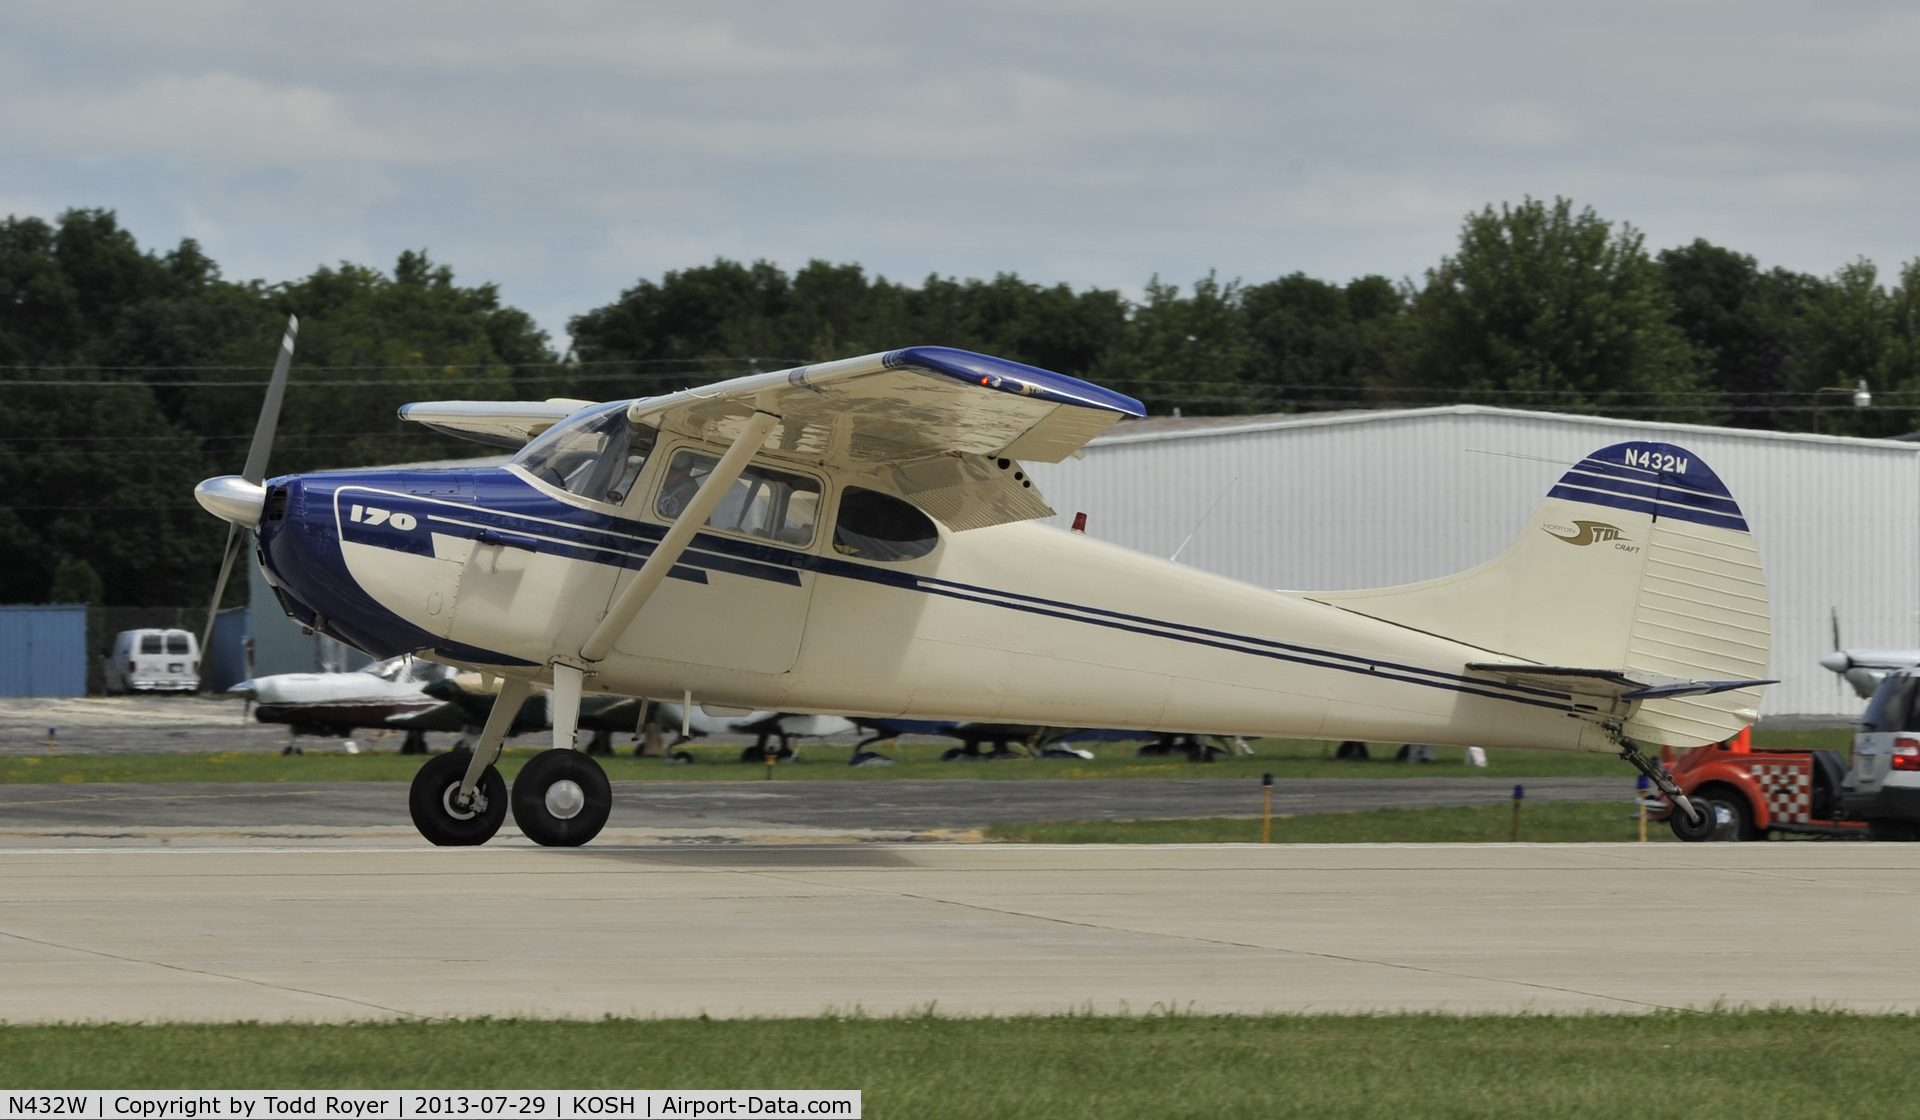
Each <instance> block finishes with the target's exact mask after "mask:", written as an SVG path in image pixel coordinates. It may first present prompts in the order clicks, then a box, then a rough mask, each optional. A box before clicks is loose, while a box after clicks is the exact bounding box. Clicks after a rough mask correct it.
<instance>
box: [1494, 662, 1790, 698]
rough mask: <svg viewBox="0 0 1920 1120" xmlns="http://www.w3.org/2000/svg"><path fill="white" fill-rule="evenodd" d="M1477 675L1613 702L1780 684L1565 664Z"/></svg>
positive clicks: (1513, 666) (1509, 667)
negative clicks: (1716, 679)
mask: <svg viewBox="0 0 1920 1120" xmlns="http://www.w3.org/2000/svg"><path fill="white" fill-rule="evenodd" d="M1467 669H1468V670H1469V671H1471V672H1475V673H1490V674H1492V675H1494V676H1498V677H1501V678H1502V679H1504V680H1505V681H1506V683H1507V684H1508V685H1511V686H1515V687H1520V688H1537V689H1542V690H1545V691H1558V692H1574V693H1578V694H1580V695H1582V696H1600V697H1605V698H1607V699H1610V700H1658V699H1663V698H1671V697H1676V696H1707V695H1711V694H1712V693H1715V692H1733V691H1735V690H1736V689H1742V688H1752V687H1754V686H1756V685H1763V684H1779V683H1780V682H1779V681H1693V680H1686V679H1684V678H1682V677H1668V676H1662V675H1661V674H1659V673H1644V672H1637V671H1624V672H1623V671H1621V670H1619V669H1575V668H1569V667H1566V666H1563V665H1530V664H1524V663H1514V662H1503V661H1482V662H1474V663H1470V664H1468V665H1467Z"/></svg>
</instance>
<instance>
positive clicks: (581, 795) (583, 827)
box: [513, 748, 613, 848]
mask: <svg viewBox="0 0 1920 1120" xmlns="http://www.w3.org/2000/svg"><path fill="white" fill-rule="evenodd" d="M612 811H613V783H612V782H609V781H607V772H606V771H605V770H602V769H601V768H600V764H599V763H598V762H595V761H594V760H593V759H591V758H589V757H587V756H586V755H584V754H581V753H580V752H579V751H570V750H566V749H564V748H563V749H560V750H551V751H541V752H540V753H539V754H537V755H534V756H533V760H532V761H530V762H528V763H527V764H526V765H525V766H522V767H521V768H520V773H519V774H518V775H517V776H516V777H515V778H514V779H513V823H514V824H517V825H519V826H520V831H521V832H524V833H526V834H527V839H529V840H531V841H533V842H534V843H536V844H545V845H546V846H548V847H550V848H572V847H577V846H579V845H581V844H584V843H586V842H587V841H589V840H591V839H593V838H594V837H595V836H598V835H599V834H600V830H601V829H602V828H604V827H606V823H607V814H608V813H611V812H612Z"/></svg>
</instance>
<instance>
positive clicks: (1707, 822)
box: [1667, 797, 1720, 844]
mask: <svg viewBox="0 0 1920 1120" xmlns="http://www.w3.org/2000/svg"><path fill="white" fill-rule="evenodd" d="M1687 800H1689V801H1691V802H1692V803H1693V807H1694V808H1695V809H1696V810H1698V811H1699V813H1700V817H1699V819H1698V820H1695V819H1693V818H1692V817H1689V816H1687V811H1686V810H1685V809H1682V808H1681V807H1680V806H1678V805H1675V806H1674V807H1673V810H1672V811H1671V812H1669V813H1668V814H1667V827H1668V828H1671V829H1673V834H1674V835H1675V836H1676V837H1678V838H1680V839H1682V840H1685V841H1686V842H1687V843H1689V844H1700V843H1704V842H1706V841H1708V840H1711V839H1713V832H1714V829H1716V828H1718V827H1719V826H1720V818H1719V816H1718V814H1716V813H1715V812H1714V811H1713V802H1711V801H1709V800H1707V799H1706V798H1704V797H1700V798H1693V797H1690V798H1688V799H1687Z"/></svg>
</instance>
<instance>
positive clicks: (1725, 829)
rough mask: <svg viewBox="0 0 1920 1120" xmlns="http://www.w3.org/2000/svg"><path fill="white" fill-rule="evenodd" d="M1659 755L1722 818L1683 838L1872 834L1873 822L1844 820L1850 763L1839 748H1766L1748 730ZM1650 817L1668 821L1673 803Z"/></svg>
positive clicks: (1692, 795) (1657, 805) (1659, 805)
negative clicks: (1755, 742)
mask: <svg viewBox="0 0 1920 1120" xmlns="http://www.w3.org/2000/svg"><path fill="white" fill-rule="evenodd" d="M1661 754H1662V756H1663V757H1662V759H1661V761H1662V762H1663V763H1664V764H1665V765H1666V767H1667V771H1668V772H1669V773H1670V774H1672V775H1673V781H1674V784H1675V785H1677V786H1679V787H1680V792H1681V793H1683V794H1685V795H1686V796H1687V798H1688V799H1689V800H1691V801H1694V802H1695V803H1699V802H1701V801H1704V802H1706V803H1707V804H1708V805H1709V806H1710V807H1711V808H1712V809H1713V811H1714V815H1715V817H1716V818H1717V819H1718V822H1719V824H1718V827H1716V828H1715V829H1714V830H1713V831H1712V832H1711V833H1709V834H1707V835H1704V836H1699V837H1690V836H1687V835H1685V834H1684V833H1682V832H1681V830H1679V829H1675V830H1674V834H1675V835H1677V836H1679V837H1680V838H1681V839H1683V840H1689V839H1700V840H1764V839H1766V837H1767V834H1768V833H1770V832H1798V833H1806V834H1811V835H1816V836H1847V837H1857V838H1859V839H1862V840H1864V839H1866V837H1867V822H1865V821H1849V820H1842V819H1840V817H1841V815H1842V813H1843V809H1842V807H1841V786H1842V784H1843V783H1844V782H1845V780H1846V776H1847V764H1846V762H1845V760H1843V759H1842V758H1841V757H1840V755H1839V754H1837V753H1836V752H1834V751H1799V750H1765V749H1756V748H1754V747H1753V745H1752V737H1751V735H1750V734H1749V732H1746V731H1742V732H1741V733H1740V734H1738V735H1736V736H1734V737H1733V738H1732V739H1729V740H1727V741H1726V742H1724V743H1710V744H1708V745H1707V746H1704V747H1695V748H1693V749H1692V750H1690V751H1687V752H1686V753H1685V754H1682V755H1681V756H1680V757H1679V758H1677V759H1675V758H1671V757H1670V754H1671V752H1670V751H1662V752H1661ZM1651 804H1652V805H1653V808H1652V810H1651V811H1650V812H1649V814H1648V815H1649V816H1650V817H1651V818H1652V819H1655V820H1670V818H1671V814H1672V806H1671V805H1669V804H1667V802H1666V800H1665V799H1664V798H1656V800H1654V801H1653V802H1652V803H1651Z"/></svg>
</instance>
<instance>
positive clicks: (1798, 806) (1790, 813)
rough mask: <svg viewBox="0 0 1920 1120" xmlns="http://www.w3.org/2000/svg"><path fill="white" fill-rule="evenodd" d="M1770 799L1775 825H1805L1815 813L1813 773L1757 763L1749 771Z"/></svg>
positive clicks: (1769, 807) (1770, 811)
mask: <svg viewBox="0 0 1920 1120" xmlns="http://www.w3.org/2000/svg"><path fill="white" fill-rule="evenodd" d="M1749 773H1751V774H1752V775H1753V780H1754V781H1755V782H1757V783H1758V784H1759V786H1760V792H1761V794H1762V796H1764V797H1765V798H1766V799H1767V814H1768V815H1769V816H1771V817H1772V818H1773V820H1774V823H1776V824H1805V823H1807V821H1808V820H1810V819H1811V818H1812V812H1813V771H1812V769H1810V768H1808V767H1804V766H1784V765H1781V764H1779V763H1757V764H1755V765H1754V766H1753V768H1752V769H1751V770H1750V771H1749Z"/></svg>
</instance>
